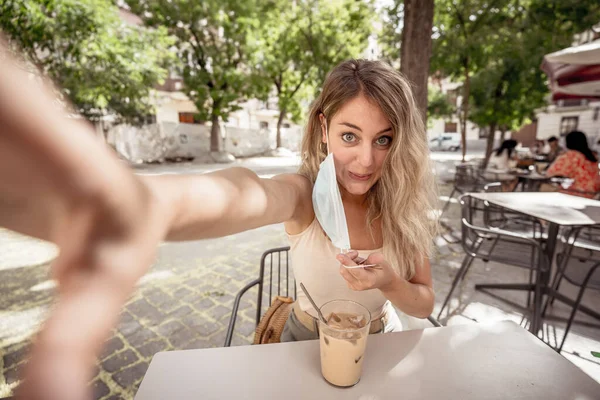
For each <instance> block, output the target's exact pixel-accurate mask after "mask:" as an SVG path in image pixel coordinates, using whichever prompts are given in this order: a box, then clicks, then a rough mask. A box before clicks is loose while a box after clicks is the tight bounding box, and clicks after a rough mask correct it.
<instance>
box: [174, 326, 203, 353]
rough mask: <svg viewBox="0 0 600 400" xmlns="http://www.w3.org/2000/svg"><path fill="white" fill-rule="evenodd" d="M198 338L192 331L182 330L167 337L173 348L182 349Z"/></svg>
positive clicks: (188, 329)
mask: <svg viewBox="0 0 600 400" xmlns="http://www.w3.org/2000/svg"><path fill="white" fill-rule="evenodd" d="M197 337H198V333H197V332H196V331H195V330H194V329H190V328H183V329H181V330H179V331H177V332H175V333H173V334H172V335H169V337H168V338H167V339H169V342H170V343H171V344H172V345H173V347H174V348H176V349H179V348H183V346H185V345H186V344H188V343H189V342H191V341H192V340H194V339H196V338H197Z"/></svg>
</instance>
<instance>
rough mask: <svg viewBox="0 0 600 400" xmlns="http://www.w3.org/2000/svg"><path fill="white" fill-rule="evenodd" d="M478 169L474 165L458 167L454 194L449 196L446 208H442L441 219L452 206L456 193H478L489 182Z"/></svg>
mask: <svg viewBox="0 0 600 400" xmlns="http://www.w3.org/2000/svg"><path fill="white" fill-rule="evenodd" d="M478 169H479V167H478V166H477V165H473V164H460V165H457V166H456V172H455V174H454V186H453V187H452V192H450V195H449V196H448V200H446V204H444V207H443V208H442V212H441V213H440V218H441V217H442V215H444V212H446V210H447V209H448V207H449V206H450V202H451V201H452V199H453V197H454V195H455V194H456V193H458V194H461V195H462V194H465V193H470V192H478V191H480V190H482V189H483V187H484V185H485V184H486V183H488V181H487V180H485V179H483V178H482V176H481V175H480V172H479V170H478Z"/></svg>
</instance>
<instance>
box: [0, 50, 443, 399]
mask: <svg viewBox="0 0 600 400" xmlns="http://www.w3.org/2000/svg"><path fill="white" fill-rule="evenodd" d="M15 82H19V84H18V85H17V84H15ZM0 93H2V96H0V99H2V98H4V99H11V101H5V102H3V101H1V100H0V119H2V120H3V121H5V122H6V124H5V125H4V126H5V128H6V129H5V130H4V135H0V152H2V154H5V157H4V158H1V157H0V165H2V166H5V167H10V168H11V169H10V170H11V173H12V174H13V175H12V176H11V175H6V178H7V179H5V180H3V181H2V185H3V186H2V187H3V198H4V200H5V201H4V203H3V204H0V211H2V212H0V224H1V225H3V226H7V227H9V228H11V229H14V230H16V231H19V232H23V233H27V234H30V235H32V236H36V237H39V238H42V239H47V240H52V241H54V242H55V243H58V244H59V245H60V247H61V252H60V256H59V258H58V260H57V261H56V263H55V265H54V266H53V272H54V276H55V277H56V279H57V281H58V289H57V294H58V299H57V302H56V307H55V308H54V309H53V311H52V313H51V315H50V317H49V318H48V320H47V322H46V324H45V326H44V329H43V331H42V333H41V334H40V337H38V339H37V340H36V342H35V343H36V345H35V346H34V349H33V353H32V356H31V358H30V362H29V363H28V367H27V372H26V377H27V378H28V384H27V385H21V387H20V388H21V389H20V390H22V393H21V395H22V396H23V398H38V397H36V396H39V398H48V399H70V398H73V399H74V398H78V399H80V398H83V397H85V396H84V393H85V392H86V391H87V390H89V388H88V386H87V382H88V381H89V380H90V378H91V377H92V372H93V365H94V361H95V355H97V354H98V353H99V352H100V351H101V349H102V344H103V342H104V340H105V339H106V338H107V336H108V335H109V334H110V332H111V328H112V327H113V326H114V324H116V322H117V316H118V314H119V312H120V310H121V307H122V305H123V304H124V303H125V301H126V300H127V298H128V296H129V295H130V294H131V292H132V291H133V289H134V286H135V283H136V281H137V280H138V279H139V278H140V277H141V276H142V275H143V274H144V272H146V270H147V269H148V267H149V265H150V264H151V263H152V260H153V257H154V254H155V251H156V247H157V246H158V244H159V243H160V242H161V241H162V240H170V241H175V240H197V239H203V238H214V237H220V236H225V235H229V234H233V233H236V232H241V231H244V230H248V229H253V228H256V227H259V226H263V225H268V224H274V223H280V222H284V223H285V229H286V231H287V234H288V235H289V237H290V241H291V245H292V248H293V250H292V257H293V262H294V268H295V274H296V277H297V278H299V279H302V280H303V282H305V284H306V286H307V288H308V289H309V291H311V292H312V293H313V294H314V295H315V297H316V298H317V301H318V302H321V303H322V302H324V301H327V300H331V299H333V298H339V297H347V298H353V299H355V300H357V301H359V302H361V303H363V304H364V305H365V306H367V307H368V308H369V309H370V310H371V312H372V313H373V314H374V315H373V316H374V318H375V319H376V321H377V320H378V321H379V326H380V327H381V329H380V331H381V330H385V328H383V325H386V324H388V322H389V321H391V320H393V319H394V318H393V315H391V316H390V311H389V310H390V309H391V306H390V305H389V304H390V303H391V304H393V305H394V306H396V307H397V308H398V309H400V310H401V311H403V312H404V313H406V314H408V315H412V316H415V317H419V318H426V317H427V316H429V315H430V313H431V312H432V309H433V305H434V292H433V288H432V280H431V269H430V264H429V254H430V244H431V243H432V236H433V229H434V223H433V222H432V221H431V219H430V218H429V216H430V215H432V214H433V213H432V210H433V209H434V202H435V201H436V199H435V196H434V195H435V193H434V181H433V176H432V172H431V167H430V164H429V151H428V147H427V140H426V134H425V128H424V125H423V120H422V119H421V115H420V114H419V112H418V111H417V107H416V104H415V101H414V99H413V96H412V93H411V89H410V85H409V84H408V82H407V81H406V80H405V79H404V78H403V77H402V76H401V75H400V74H399V73H398V72H397V71H395V70H393V69H392V68H391V67H389V66H388V65H386V64H384V63H381V62H377V61H365V60H351V61H347V62H344V63H342V64H340V65H339V66H337V67H336V68H335V69H334V70H333V71H332V72H331V73H330V74H329V76H328V77H327V80H326V82H325V84H324V87H323V91H322V93H321V94H320V95H319V97H318V98H317V99H316V101H315V103H314V104H313V106H312V109H311V112H310V115H309V118H308V126H307V129H306V133H305V136H304V139H303V144H302V150H303V161H302V166H301V167H300V171H299V173H297V174H284V175H279V176H275V177H273V178H271V179H261V178H259V177H258V176H257V175H256V174H255V173H254V172H252V171H250V170H248V169H244V168H229V169H224V170H221V171H216V172H213V173H208V174H203V175H177V176H173V175H163V176H146V177H138V176H135V175H134V174H132V173H131V172H130V171H128V170H127V168H125V167H124V166H123V165H122V164H121V163H120V162H119V161H118V160H117V159H116V157H114V155H112V154H111V153H110V152H109V151H108V150H107V149H105V148H104V147H103V146H102V145H101V144H100V143H99V142H97V141H96V140H95V139H93V138H92V134H91V133H90V132H91V129H90V128H88V127H87V126H84V125H81V124H79V123H78V122H76V121H73V120H70V119H67V118H64V114H60V113H58V112H57V111H56V109H55V107H53V106H52V105H51V100H49V99H50V97H51V96H50V95H48V94H47V93H48V92H45V93H40V92H39V91H38V90H36V88H35V87H34V86H33V84H31V83H29V81H28V80H27V79H26V78H25V77H24V73H23V72H22V71H19V69H18V68H16V67H14V66H13V65H12V64H10V63H2V65H0ZM5 94H6V96H4V95H5ZM31 104H35V105H36V109H38V111H39V112H38V113H36V116H35V117H34V118H29V117H28V116H29V114H28V113H27V112H25V111H26V110H27V107H29V106H30V105H31ZM88 134H89V135H88ZM327 142H328V143H329V148H327ZM327 151H329V152H331V153H332V154H333V159H334V163H335V171H336V177H337V184H338V185H339V190H340V192H341V198H342V202H343V205H344V209H345V216H346V220H347V225H348V232H349V237H350V245H351V248H353V249H358V250H359V252H350V253H348V254H337V250H336V249H334V248H333V247H332V246H331V244H330V243H329V242H328V240H329V239H328V238H327V237H325V234H324V232H323V231H322V229H321V226H320V225H319V223H318V221H316V220H315V212H314V209H313V203H312V192H313V184H314V182H315V179H316V177H317V174H318V171H319V164H320V162H321V161H323V159H324V158H325V155H326V154H327ZM11 155H14V156H13V157H10V156H11ZM15 166H23V167H27V168H28V169H25V168H20V169H15V168H13V167H15ZM0 170H2V169H0ZM6 170H8V168H7V169H6ZM15 174H16V175H15ZM38 175H39V176H40V177H42V178H43V179H41V178H40V179H38V181H39V182H38V183H36V186H32V185H24V184H23V183H22V182H23V181H24V180H27V179H31V178H32V177H35V176H38ZM19 177H20V178H19ZM36 182H37V181H36ZM23 199H26V201H23ZM15 204H19V207H16V206H14V205H15ZM359 254H360V256H361V257H366V258H367V260H366V263H367V264H377V265H378V268H368V269H362V268H358V269H352V270H347V269H345V268H344V267H343V266H342V265H341V264H343V265H347V266H354V265H356V262H355V261H357V257H359ZM296 310H297V312H298V313H299V314H300V316H299V318H298V320H300V319H302V321H308V319H309V318H312V316H314V310H312V309H311V307H310V306H309V305H308V304H307V303H306V301H304V299H303V298H302V297H300V298H299V302H298V306H297V307H296ZM294 315H296V314H294ZM296 316H297V317H298V315H296ZM384 316H388V317H387V318H385V320H384ZM302 321H298V322H299V323H300V324H301V325H302V327H303V328H307V329H308V328H309V326H307V325H310V324H305V323H304V322H302ZM374 325H377V324H374ZM296 327H297V326H296ZM293 328H294V327H292V329H291V330H292V331H293ZM396 328H397V326H396V327H394V328H393V329H396ZM288 330H289V329H288ZM292 334H293V332H292ZM290 339H291V340H293V339H297V338H296V337H293V335H292V337H290Z"/></svg>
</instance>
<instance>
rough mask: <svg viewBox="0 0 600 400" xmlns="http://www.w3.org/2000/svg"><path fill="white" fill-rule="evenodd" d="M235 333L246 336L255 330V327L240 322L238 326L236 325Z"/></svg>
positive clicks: (245, 322) (248, 323)
mask: <svg viewBox="0 0 600 400" xmlns="http://www.w3.org/2000/svg"><path fill="white" fill-rule="evenodd" d="M235 329H236V331H237V332H239V333H240V334H241V335H244V336H248V335H250V334H251V333H253V332H254V331H255V330H256V325H255V324H253V323H252V322H248V321H242V322H241V323H239V324H236V327H235Z"/></svg>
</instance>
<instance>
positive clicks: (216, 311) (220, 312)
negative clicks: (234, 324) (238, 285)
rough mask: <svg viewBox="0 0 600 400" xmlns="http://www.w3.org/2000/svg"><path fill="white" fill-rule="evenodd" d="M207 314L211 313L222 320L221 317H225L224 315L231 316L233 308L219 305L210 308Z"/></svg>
mask: <svg viewBox="0 0 600 400" xmlns="http://www.w3.org/2000/svg"><path fill="white" fill-rule="evenodd" d="M206 314H208V315H210V316H211V317H212V318H213V319H215V320H220V319H221V318H223V316H227V318H229V316H230V315H231V308H228V307H225V306H222V305H218V306H216V307H213V308H211V309H210V310H208V311H207V312H206Z"/></svg>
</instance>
